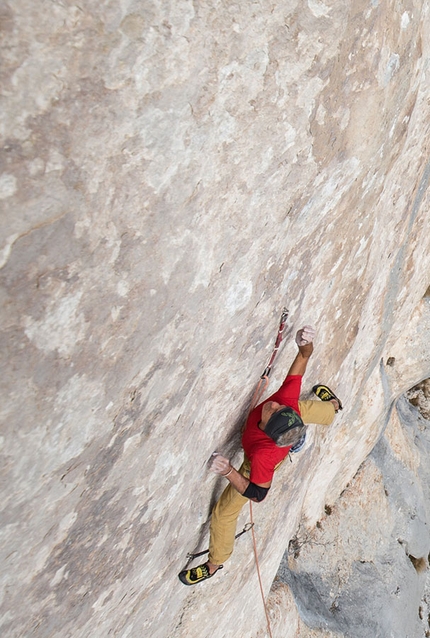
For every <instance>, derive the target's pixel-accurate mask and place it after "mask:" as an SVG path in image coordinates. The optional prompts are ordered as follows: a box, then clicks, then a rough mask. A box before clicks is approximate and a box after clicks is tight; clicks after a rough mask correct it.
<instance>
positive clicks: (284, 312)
mask: <svg viewBox="0 0 430 638" xmlns="http://www.w3.org/2000/svg"><path fill="white" fill-rule="evenodd" d="M287 318H288V310H287V309H286V308H283V310H282V314H281V321H280V323H279V329H278V334H277V337H276V341H275V347H274V348H273V352H272V355H271V357H270V361H269V364H268V365H267V366H266V368H265V369H264V372H263V374H262V375H261V377H260V379H259V381H258V384H257V387H256V389H255V392H254V396H253V397H252V400H251V404H250V407H249V410H248V414H247V416H246V421H247V420H248V417H249V415H250V413H251V412H252V410H253V409H254V408H255V406H256V405H257V404H258V402H259V401H260V398H261V397H262V395H263V393H264V392H265V390H266V388H267V386H268V385H269V375H270V373H271V371H272V366H273V363H274V361H275V357H276V355H277V353H278V350H279V346H280V345H281V341H282V336H283V332H284V328H285V323H286V321H287ZM263 382H264V385H263ZM246 421H245V423H246ZM249 515H250V518H251V532H252V544H253V547H254V557H255V566H256V568H257V576H258V583H259V585H260V592H261V598H262V601H263V606H264V613H265V614H266V621H267V629H268V631H269V636H270V638H273V637H272V629H271V626H270V617H269V612H268V609H267V605H266V599H265V597H264V590H263V583H262V580H261V573H260V564H259V562H258V552H257V541H256V537H255V531H254V518H253V515H252V501H251V500H250V501H249Z"/></svg>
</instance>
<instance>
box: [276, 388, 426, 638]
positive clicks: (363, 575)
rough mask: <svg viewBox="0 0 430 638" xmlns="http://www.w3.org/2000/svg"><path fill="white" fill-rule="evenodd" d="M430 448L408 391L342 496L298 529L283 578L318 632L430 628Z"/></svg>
mask: <svg viewBox="0 0 430 638" xmlns="http://www.w3.org/2000/svg"><path fill="white" fill-rule="evenodd" d="M388 434H389V435H390V436H388ZM400 435H402V440H401V445H398V446H396V445H395V443H396V442H397V443H400ZM429 454H430V422H429V421H428V420H425V419H424V418H423V417H422V416H420V414H419V413H418V412H417V411H416V410H414V409H413V408H411V406H410V404H408V402H407V401H406V400H405V399H404V398H403V399H402V400H401V401H399V403H398V407H397V410H396V411H395V412H393V415H392V418H391V420H390V423H389V426H388V428H387V432H386V435H384V436H383V437H382V438H381V440H380V441H379V442H378V444H377V445H376V446H375V448H374V450H373V451H372V453H371V455H370V457H369V459H368V460H367V461H366V462H365V463H364V464H363V466H362V467H361V468H360V470H359V472H358V474H357V475H356V476H355V477H354V479H353V481H352V482H351V484H350V485H348V487H347V489H346V490H345V491H344V492H343V494H342V496H341V498H340V500H339V502H338V503H336V505H335V506H334V507H333V508H332V507H330V506H327V507H326V513H325V516H324V517H323V519H322V520H321V521H319V522H318V524H317V526H316V528H315V529H314V530H313V531H311V532H307V531H306V530H304V529H300V527H299V530H298V533H297V536H296V537H295V538H294V539H293V540H292V541H291V543H290V548H289V551H288V552H287V553H286V555H285V556H284V559H283V561H282V564H281V567H280V570H279V575H278V579H279V580H280V581H281V583H282V582H285V583H288V584H289V585H290V586H291V588H292V591H293V592H294V596H295V598H296V601H297V604H298V608H299V610H300V615H301V617H302V618H303V619H304V621H305V623H306V624H307V625H308V626H309V627H312V628H313V629H314V630H315V635H317V636H326V630H327V629H328V630H333V631H335V632H336V633H338V634H339V635H340V636H343V637H345V638H350V637H354V638H368V636H375V637H376V638H377V637H379V636H380V637H381V638H385V637H386V636H391V637H392V638H405V637H410V638H421V637H422V638H425V636H428V635H429V631H430V625H429V604H428V603H429V596H428V594H429V589H428V587H429V583H430V578H429V576H428V574H429V570H428V566H429V562H428V556H429V550H430V531H429V530H430V493H429V484H430V481H429V479H430V476H429V469H428V468H429V463H428V460H429ZM276 584H277V586H276ZM280 587H281V591H282V585H281V584H279V583H278V580H277V581H275V586H274V587H272V592H271V596H270V597H271V598H272V597H273V599H274V600H276V598H277V597H278V592H277V590H278V589H279V588H280ZM272 604H273V602H272ZM281 613H282V612H281ZM318 629H319V630H320V631H316V630H318ZM276 635H279V636H283V635H284V633H283V632H282V630H279V633H278V634H276ZM304 635H308V634H307V633H305V634H304ZM309 635H314V634H313V633H310V634H309Z"/></svg>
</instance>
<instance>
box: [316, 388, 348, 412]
mask: <svg viewBox="0 0 430 638" xmlns="http://www.w3.org/2000/svg"><path fill="white" fill-rule="evenodd" d="M321 390H322V391H323V392H326V393H327V394H328V396H327V397H324V399H323V398H322V397H320V396H319V394H318V392H321ZM312 392H313V393H314V394H316V396H317V397H318V398H319V399H321V401H331V400H332V399H335V400H336V401H337V402H338V404H339V410H343V405H342V401H341V400H340V399H339V397H337V396H336V395H335V393H334V392H333V391H332V390H330V388H329V387H328V386H326V385H321V384H318V385H314V387H313V388H312Z"/></svg>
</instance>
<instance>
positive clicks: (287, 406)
mask: <svg viewBox="0 0 430 638" xmlns="http://www.w3.org/2000/svg"><path fill="white" fill-rule="evenodd" d="M314 338H315V330H314V329H313V328H312V327H311V326H304V328H302V329H301V330H299V331H298V332H297V334H296V343H297V345H298V349H299V351H298V353H297V355H296V357H295V359H294V361H293V363H292V365H291V367H290V369H289V371H288V374H287V376H286V378H285V380H284V382H283V384H282V385H281V387H280V388H279V390H278V391H277V392H275V393H274V394H272V395H271V396H270V397H268V398H267V399H265V400H264V401H263V402H262V403H260V404H259V405H257V407H256V408H254V409H253V410H252V412H251V413H250V414H249V416H248V419H247V422H246V425H245V429H244V432H243V435H242V447H243V449H244V452H245V458H244V461H243V463H242V465H241V467H240V469H239V470H236V469H235V468H234V467H232V465H230V462H229V460H228V459H226V458H225V457H223V456H221V454H217V453H215V454H214V455H213V456H214V460H213V461H212V466H211V470H212V471H214V472H215V473H217V474H221V475H222V476H224V477H225V478H226V479H227V480H228V481H229V485H228V486H227V487H226V489H225V490H224V492H223V493H222V494H221V497H220V499H219V501H218V502H217V504H216V505H215V507H214V509H213V512H212V519H211V528H210V542H209V557H208V561H207V562H206V563H204V564H202V565H199V566H198V567H194V568H192V569H187V570H184V571H182V572H180V574H179V579H180V580H181V581H182V582H183V583H184V584H185V585H195V584H196V583H199V582H201V581H202V580H206V579H208V578H211V576H213V575H214V574H215V572H217V571H218V569H221V568H222V567H223V563H224V562H225V561H226V560H227V559H228V558H229V557H230V556H231V554H232V552H233V546H234V537H235V533H236V522H237V519H238V517H239V514H240V511H241V509H242V507H243V505H244V504H245V503H246V502H247V501H248V499H251V500H252V501H255V502H257V503H259V502H261V501H262V500H263V499H264V498H265V497H266V496H267V493H268V491H269V489H270V486H271V483H272V478H273V474H274V472H275V470H276V469H277V468H278V467H279V465H280V464H281V463H282V461H283V460H284V459H285V458H286V457H287V456H288V454H289V452H290V451H294V447H296V449H297V448H298V447H299V445H300V441H301V440H303V438H304V434H305V431H306V426H305V423H316V424H320V425H330V424H331V423H332V421H333V419H334V415H335V413H336V412H337V411H338V410H342V404H341V402H340V400H339V399H338V398H337V396H336V395H335V394H334V393H333V392H332V391H331V390H330V388H328V387H327V386H324V385H316V386H314V388H313V391H314V393H315V394H316V395H317V397H318V398H319V399H321V401H299V396H300V390H301V382H302V376H303V375H304V373H305V371H306V367H307V364H308V361H309V357H310V356H311V354H312V352H313V340H314ZM297 444H299V445H297ZM300 447H301V446H300Z"/></svg>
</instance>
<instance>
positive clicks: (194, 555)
mask: <svg viewBox="0 0 430 638" xmlns="http://www.w3.org/2000/svg"><path fill="white" fill-rule="evenodd" d="M252 527H254V523H246V525H245V526H244V528H243V530H242V531H241V532H239V533H238V534H236V536H235V537H234V538H235V539H237V538H239V536H242V534H246V532H249V530H250V529H251V528H252ZM208 553H209V549H205V550H204V551H202V552H198V553H197V554H187V560H188V561H190V560H194V559H195V558H198V557H199V556H204V555H205V554H208Z"/></svg>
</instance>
